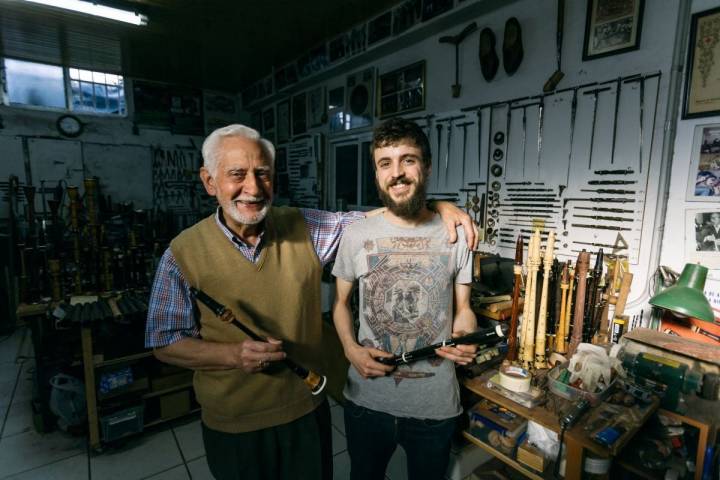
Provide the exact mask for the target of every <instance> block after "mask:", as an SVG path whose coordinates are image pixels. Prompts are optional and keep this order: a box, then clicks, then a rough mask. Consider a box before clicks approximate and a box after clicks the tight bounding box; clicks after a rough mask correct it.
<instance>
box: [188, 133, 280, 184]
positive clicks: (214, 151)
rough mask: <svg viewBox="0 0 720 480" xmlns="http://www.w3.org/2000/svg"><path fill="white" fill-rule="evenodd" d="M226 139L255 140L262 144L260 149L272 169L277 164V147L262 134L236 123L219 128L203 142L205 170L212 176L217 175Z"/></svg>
mask: <svg viewBox="0 0 720 480" xmlns="http://www.w3.org/2000/svg"><path fill="white" fill-rule="evenodd" d="M225 137H243V138H247V139H250V140H255V141H257V142H258V143H259V144H260V148H261V149H262V151H263V154H264V155H265V159H266V160H267V161H268V163H269V164H270V168H273V166H274V164H275V146H274V145H273V144H272V142H270V140H267V139H265V138H262V137H261V136H260V132H258V131H257V130H255V129H254V128H250V127H246V126H245V125H240V124H238V123H234V124H232V125H228V126H226V127H222V128H218V129H217V130H215V131H213V132H212V133H211V134H210V135H208V137H207V138H206V139H205V141H204V142H203V146H202V156H203V161H204V163H203V164H204V166H205V168H206V169H207V170H208V171H209V172H210V175H212V176H215V174H216V173H217V163H218V154H219V151H218V150H219V149H220V144H221V143H222V140H223V139H224V138H225Z"/></svg>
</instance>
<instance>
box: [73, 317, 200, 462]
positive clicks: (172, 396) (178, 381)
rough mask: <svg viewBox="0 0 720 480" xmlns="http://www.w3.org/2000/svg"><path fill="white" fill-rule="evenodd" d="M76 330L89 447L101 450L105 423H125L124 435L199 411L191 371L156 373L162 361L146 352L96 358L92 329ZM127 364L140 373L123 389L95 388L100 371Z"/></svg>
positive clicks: (176, 369)
mask: <svg viewBox="0 0 720 480" xmlns="http://www.w3.org/2000/svg"><path fill="white" fill-rule="evenodd" d="M80 330H81V340H82V354H83V369H84V373H85V398H86V400H87V414H88V432H89V437H90V447H91V448H92V449H94V450H101V449H102V446H103V443H104V439H103V435H102V430H103V427H105V429H107V428H109V427H108V425H109V424H114V425H116V426H117V425H119V424H120V423H121V422H125V423H126V424H127V425H128V427H127V428H128V434H131V433H138V432H139V431H142V430H143V429H145V428H149V427H152V426H154V425H157V424H160V423H163V422H166V421H168V420H172V419H174V418H178V417H181V416H184V415H188V414H190V413H194V412H197V411H199V406H198V405H197V402H196V401H195V397H194V392H193V388H192V371H191V370H186V369H179V368H176V367H172V368H173V369H174V370H173V372H172V373H170V374H167V373H163V374H156V373H155V372H156V370H159V369H162V368H163V367H162V365H163V364H161V363H160V362H158V361H157V360H155V358H154V357H153V355H152V352H150V351H144V352H140V353H136V354H131V355H125V356H122V357H118V358H112V359H108V360H105V359H102V358H98V357H97V356H96V355H94V354H93V333H92V328H91V327H90V326H86V325H84V326H82V328H81V329H80ZM128 366H129V367H131V368H132V369H133V370H134V371H142V372H143V374H142V375H141V376H139V377H137V378H134V381H133V383H132V384H131V385H128V386H127V387H125V388H121V389H117V391H114V392H106V393H105V394H103V393H101V392H100V391H99V389H98V379H99V375H100V373H101V372H103V371H108V370H112V369H113V368H117V369H120V368H123V367H128ZM154 367H157V368H154ZM109 412H113V413H109ZM113 414H115V416H114V417H113ZM108 419H110V420H108ZM116 428H118V429H121V428H122V427H116ZM118 432H119V433H118ZM117 435H119V436H122V435H123V433H122V430H116V432H115V433H114V434H113V437H115V436H117Z"/></svg>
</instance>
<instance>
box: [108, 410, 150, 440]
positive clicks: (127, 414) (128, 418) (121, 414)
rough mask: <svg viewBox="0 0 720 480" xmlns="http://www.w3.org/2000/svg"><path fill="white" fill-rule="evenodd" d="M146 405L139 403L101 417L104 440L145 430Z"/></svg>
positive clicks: (115, 438)
mask: <svg viewBox="0 0 720 480" xmlns="http://www.w3.org/2000/svg"><path fill="white" fill-rule="evenodd" d="M144 410H145V409H144V407H143V406H142V405H138V406H135V407H130V408H126V409H124V410H120V411H118V412H115V413H112V414H109V415H105V416H104V417H101V418H100V435H101V437H102V440H103V441H104V442H111V441H113V440H117V439H118V438H122V437H124V436H126V435H131V434H133V433H140V432H142V431H143V417H144V415H143V413H144Z"/></svg>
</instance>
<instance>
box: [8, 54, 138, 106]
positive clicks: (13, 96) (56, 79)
mask: <svg viewBox="0 0 720 480" xmlns="http://www.w3.org/2000/svg"><path fill="white" fill-rule="evenodd" d="M4 63H5V79H6V80H5V81H6V88H7V100H8V103H9V104H10V105H31V106H35V107H49V108H60V109H65V110H72V111H76V112H86V113H101V114H110V115H125V113H126V108H125V86H124V81H123V77H122V76H120V75H114V74H111V73H103V72H93V71H90V70H82V69H79V68H72V67H71V68H63V67H57V66H54V65H46V64H43V63H35V62H26V61H22V60H14V59H10V58H6V59H5V60H4Z"/></svg>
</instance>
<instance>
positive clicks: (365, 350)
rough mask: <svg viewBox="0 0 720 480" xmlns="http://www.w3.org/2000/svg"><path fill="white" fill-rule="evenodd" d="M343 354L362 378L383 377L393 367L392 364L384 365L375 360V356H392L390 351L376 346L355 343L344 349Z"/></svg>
mask: <svg viewBox="0 0 720 480" xmlns="http://www.w3.org/2000/svg"><path fill="white" fill-rule="evenodd" d="M345 356H346V357H347V359H348V360H349V361H350V363H352V365H353V367H355V370H357V371H358V373H359V374H360V375H361V376H362V377H363V378H371V377H384V376H385V375H387V374H388V373H390V372H392V371H393V370H394V369H395V367H393V366H392V365H384V364H382V363H380V362H378V361H376V360H375V358H377V357H386V358H389V357H392V355H391V354H390V353H387V352H384V351H382V350H379V349H377V348H372V347H363V346H361V345H358V344H355V345H354V346H351V347H350V348H348V349H346V350H345Z"/></svg>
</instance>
